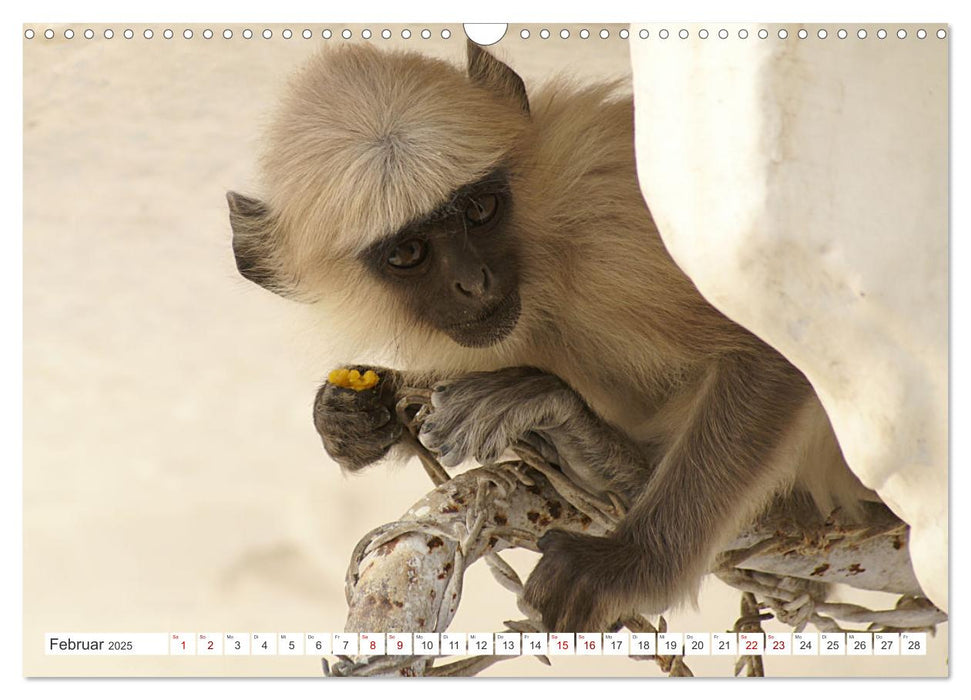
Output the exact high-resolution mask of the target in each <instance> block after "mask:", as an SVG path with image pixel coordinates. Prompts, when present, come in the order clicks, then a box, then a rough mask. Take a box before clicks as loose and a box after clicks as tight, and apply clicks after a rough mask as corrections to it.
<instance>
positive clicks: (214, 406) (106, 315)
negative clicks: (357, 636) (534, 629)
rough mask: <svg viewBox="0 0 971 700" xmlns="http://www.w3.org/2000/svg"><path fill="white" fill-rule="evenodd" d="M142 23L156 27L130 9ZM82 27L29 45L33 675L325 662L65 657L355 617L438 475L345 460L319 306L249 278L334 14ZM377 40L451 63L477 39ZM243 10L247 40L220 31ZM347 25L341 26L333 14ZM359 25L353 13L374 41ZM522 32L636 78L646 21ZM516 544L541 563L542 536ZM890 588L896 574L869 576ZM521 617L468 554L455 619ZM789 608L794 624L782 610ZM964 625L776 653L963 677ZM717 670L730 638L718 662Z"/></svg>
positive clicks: (704, 622) (205, 671)
mask: <svg viewBox="0 0 971 700" xmlns="http://www.w3.org/2000/svg"><path fill="white" fill-rule="evenodd" d="M125 26H131V28H132V29H133V30H134V32H135V38H133V39H131V40H126V39H125V38H123V35H122V31H123V30H124V28H125ZM125 26H120V25H112V29H113V30H114V33H115V35H114V38H113V39H111V40H107V39H105V38H104V37H103V31H104V29H105V27H104V26H96V25H91V28H92V29H94V31H95V38H94V39H91V40H87V39H84V38H83V37H82V32H83V30H84V29H85V28H87V25H84V26H72V27H71V28H73V29H74V31H75V38H74V39H71V40H67V39H64V38H63V30H64V29H65V28H66V26H62V27H54V28H55V30H56V32H57V36H56V38H55V39H51V40H47V39H44V38H42V36H41V34H40V32H38V36H37V37H35V38H34V39H32V40H25V41H24V640H23V643H24V673H25V674H26V675H235V676H246V675H298V676H316V675H319V674H320V665H319V660H318V659H317V658H315V657H311V656H307V657H293V658H288V657H263V658H259V657H221V658H176V657H133V658H125V659H118V658H109V657H74V658H70V657H47V656H45V655H44V654H43V635H44V634H45V633H47V632H71V631H73V632H99V631H103V632H110V631H118V632H259V631H265V632H314V631H318V632H333V631H340V630H341V629H342V628H343V623H344V615H345V604H344V594H343V581H344V572H345V569H346V566H347V562H348V560H349V556H350V552H351V549H352V548H353V546H354V544H355V543H356V542H357V541H358V539H359V538H360V537H361V536H362V535H363V534H364V533H366V532H367V531H369V530H370V529H372V528H373V527H375V526H377V525H379V524H381V523H384V522H387V521H390V520H394V519H395V518H396V517H397V516H398V515H400V514H401V513H402V512H404V511H405V510H406V509H407V508H408V506H409V505H410V504H411V503H413V502H414V501H416V500H417V499H418V498H420V497H421V496H422V495H423V494H424V493H426V492H427V491H428V490H429V488H430V485H429V483H428V482H427V479H426V477H425V476H424V474H423V472H422V471H421V470H420V468H419V467H418V466H417V464H414V463H413V464H407V465H403V466H388V467H378V468H375V469H372V470H370V471H368V472H366V473H364V474H362V475H360V476H357V477H354V478H346V477H344V476H342V475H341V473H340V471H339V470H338V468H337V467H336V465H334V464H333V463H332V462H330V461H329V459H328V458H327V456H326V454H325V453H324V452H323V449H322V447H321V445H320V442H319V439H318V437H317V435H316V433H315V432H314V430H313V425H312V422H311V419H310V409H311V402H312V400H313V396H314V392H315V390H316V387H317V384H318V383H319V382H320V381H321V380H322V378H323V377H324V376H325V374H326V371H327V370H328V369H329V368H330V363H329V362H328V361H326V359H325V358H321V357H319V353H317V352H315V345H316V344H315V341H314V338H313V336H312V335H311V334H310V333H309V332H308V331H307V330H306V329H307V327H308V326H307V325H306V324H305V319H302V318H301V309H300V308H298V307H297V306H295V305H294V304H292V303H289V302H286V301H284V300H282V299H278V298H276V297H274V296H272V295H270V294H269V293H267V292H264V291H263V290H261V289H258V288H257V287H256V286H254V285H252V284H250V283H248V282H246V281H245V280H243V279H242V278H241V277H239V276H238V274H237V273H236V270H235V266H234V263H233V257H232V252H231V249H230V230H229V225H228V219H227V212H226V205H225V201H224V198H223V193H224V192H225V191H226V190H227V189H237V190H239V191H242V192H247V191H252V190H254V189H255V185H256V177H255V175H256V173H255V163H256V154H257V150H258V142H259V134H260V130H261V126H262V125H263V124H264V123H265V122H266V119H267V116H268V114H269V112H270V111H271V110H272V108H273V105H274V100H275V98H276V96H277V94H278V92H279V89H280V86H281V84H282V83H283V81H284V80H285V79H286V77H287V75H288V74H289V73H290V72H291V71H292V70H294V69H295V68H296V67H297V66H299V65H300V63H301V62H302V61H303V60H305V59H306V58H307V57H308V56H309V55H310V54H311V53H312V52H313V51H315V50H318V49H325V50H326V47H327V46H328V45H330V44H333V43H335V42H337V41H341V40H340V39H336V38H335V39H330V40H329V41H325V40H323V39H322V38H321V30H322V29H323V28H324V25H307V26H308V27H309V28H310V29H312V30H313V33H314V38H313V39H310V40H304V39H303V38H301V37H300V34H299V32H300V31H301V30H302V29H303V28H304V25H299V26H298V25H293V26H292V27H291V28H292V29H293V30H294V32H295V36H294V38H291V39H289V40H284V39H282V38H281V37H280V32H281V31H282V29H284V26H282V25H281V26H272V27H271V29H272V30H273V32H274V36H273V38H272V39H270V40H265V39H263V38H261V37H260V36H259V31H261V30H262V28H263V27H262V26H252V28H253V29H254V31H256V35H255V36H254V38H252V39H249V40H245V39H243V38H241V36H240V35H241V32H242V30H243V29H244V28H245V27H244V26H243V25H218V26H217V25H212V26H211V28H212V29H213V30H214V31H215V32H216V34H215V36H214V37H213V38H212V39H209V40H205V39H204V38H203V37H202V30H203V29H205V28H206V27H205V26H201V25H192V26H191V29H192V30H193V32H194V37H193V38H192V39H191V40H186V39H183V38H182V34H181V33H182V30H183V29H184V28H185V26H182V25H180V26H175V25H172V26H171V28H172V29H173V30H174V31H175V37H174V38H173V39H170V40H166V39H164V38H163V36H162V31H163V30H164V29H165V28H166V26H167V25H151V28H152V30H153V31H154V34H155V36H154V38H153V39H151V40H146V39H144V38H143V36H142V31H143V29H144V28H145V26H143V25H125ZM407 26H408V28H409V29H411V31H412V38H411V39H409V40H407V41H406V40H403V39H400V38H399V36H400V30H401V29H402V28H403V26H402V25H398V26H395V27H394V28H393V29H394V36H395V38H394V39H392V40H383V39H378V38H376V37H377V36H378V32H379V30H380V29H381V28H383V25H381V26H378V25H374V26H371V27H370V28H371V30H372V31H373V32H374V34H375V38H372V39H371V41H372V42H374V43H377V44H379V45H381V46H388V47H394V48H410V49H413V50H420V51H424V52H427V53H430V54H434V55H437V56H440V57H442V58H445V59H448V60H451V61H455V62H456V63H457V62H459V61H461V60H462V57H463V55H464V43H463V42H464V35H463V34H462V28H461V26H459V25H451V26H449V29H450V30H451V33H452V37H451V38H450V39H449V40H441V39H438V38H435V39H431V40H427V41H426V40H421V39H420V38H419V34H418V33H419V31H420V30H421V29H422V28H423V27H424V26H429V28H431V29H432V31H433V36H435V37H438V36H439V33H440V31H441V29H442V27H441V26H434V25H407ZM227 27H228V28H229V29H231V30H232V31H233V33H234V38H232V39H230V40H226V39H223V38H222V36H221V32H222V30H223V29H224V28H227ZM329 28H330V29H331V30H332V31H333V32H334V35H335V37H336V36H338V35H339V31H340V30H341V29H343V25H329ZM361 28H362V27H361V26H352V27H351V29H352V30H353V32H354V37H355V38H354V39H353V41H360V40H361V39H359V36H360V29H361ZM562 28H563V27H561V26H559V25H555V26H554V25H551V26H550V29H551V30H552V32H553V37H552V38H550V39H548V40H543V39H540V38H539V37H538V31H537V30H538V29H539V27H536V26H532V27H530V29H531V30H532V37H531V38H530V39H528V40H522V39H521V38H520V37H519V29H520V27H519V26H516V25H513V26H511V27H510V29H509V32H508V33H507V35H506V38H505V39H504V40H503V42H502V43H501V44H500V45H499V47H498V49H497V50H498V53H499V54H500V55H501V56H503V57H504V58H506V59H508V61H509V62H510V64H511V65H513V66H514V67H515V68H516V69H517V70H518V71H519V72H520V73H521V75H523V77H524V79H525V80H526V83H527V86H530V85H535V84H537V83H538V82H540V81H542V80H544V79H545V78H546V77H548V76H550V75H551V74H552V73H554V72H566V73H568V74H570V75H573V76H575V77H576V79H577V80H581V81H582V80H596V79H600V78H604V77H615V76H620V75H627V74H629V59H628V47H627V43H626V42H625V41H624V40H622V39H620V38H618V36H617V30H618V29H619V27H617V26H610V27H608V29H610V31H611V36H610V38H609V39H606V40H601V39H600V38H599V37H597V35H596V32H595V31H594V30H599V29H600V25H596V26H591V27H590V29H591V31H592V32H593V36H592V37H591V38H590V39H587V40H581V39H579V38H577V34H576V30H577V29H578V28H579V27H570V29H571V31H572V38H571V39H569V40H562V39H560V38H559V37H558V33H559V30H560V29H562ZM510 559H511V560H512V562H513V563H514V564H518V565H519V567H520V570H521V571H522V572H523V573H525V572H526V571H528V567H529V566H530V565H531V562H532V561H533V559H532V556H531V555H529V554H528V553H516V554H515V555H513V556H511V557H510ZM854 596H855V597H854V598H853V599H854V600H858V601H862V602H864V603H866V604H869V605H890V604H892V602H891V600H890V599H889V598H888V597H887V596H877V595H874V596H864V597H860V596H859V595H856V594H855V593H854ZM737 611H738V596H737V594H736V593H735V592H734V591H732V590H730V589H727V588H725V587H724V586H722V585H721V584H719V583H718V582H715V581H709V582H708V583H707V584H706V585H705V587H704V589H703V591H702V596H701V598H700V603H699V609H698V610H684V611H675V612H673V613H672V614H670V615H669V616H668V620H669V626H670V629H672V630H675V631H682V632H687V631H720V630H725V629H728V628H729V627H731V625H732V623H733V622H734V620H735V618H736V617H737V614H738V613H737ZM518 616H519V614H518V612H517V610H516V608H515V605H514V601H513V600H512V596H511V594H508V593H507V592H506V591H505V590H503V589H501V588H499V587H498V585H497V584H495V583H494V582H493V581H492V579H491V576H490V574H489V573H488V571H487V570H486V569H485V568H484V566H483V567H481V568H480V567H476V568H474V569H473V570H472V572H471V574H470V578H469V580H468V582H467V587H466V592H465V596H464V600H463V607H462V609H461V610H460V611H459V614H458V616H457V618H456V620H455V622H454V623H453V625H452V629H454V630H457V631H466V632H469V631H494V630H498V629H500V628H501V623H502V621H503V620H504V619H510V618H516V617H518ZM767 628H769V629H779V630H781V629H783V628H782V627H781V626H773V624H772V623H770V624H769V625H768V626H767ZM946 657H947V626H946V625H945V626H943V627H942V628H941V629H940V630H939V633H938V636H937V637H935V638H933V639H932V640H931V643H930V653H929V655H928V656H927V657H899V658H893V659H890V660H885V659H876V658H866V659H860V658H842V659H772V658H767V659H766V668H767V672H768V673H769V674H772V675H822V676H840V675H931V674H932V675H941V674H944V673H946ZM690 665H691V667H692V669H693V670H694V671H695V672H696V673H697V674H699V675H730V674H731V660H729V659H719V658H717V657H712V658H699V659H697V660H694V661H692V663H691V664H690ZM483 675H492V676H502V675H536V676H551V675H578V676H594V675H597V676H599V675H645V676H652V675H658V670H657V668H656V666H654V664H652V663H645V662H634V661H630V660H628V659H611V658H580V657H576V658H562V659H556V660H554V665H553V668H552V669H550V668H546V667H543V666H541V665H540V664H539V663H537V662H536V661H535V660H534V659H531V658H528V657H523V658H519V659H515V660H511V661H508V662H504V663H501V664H498V665H496V666H494V667H493V668H491V669H490V670H489V671H487V672H486V673H485V674H483Z"/></svg>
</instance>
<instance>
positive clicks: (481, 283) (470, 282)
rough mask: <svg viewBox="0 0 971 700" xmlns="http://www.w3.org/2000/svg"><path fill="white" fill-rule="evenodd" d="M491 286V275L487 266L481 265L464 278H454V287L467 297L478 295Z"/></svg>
mask: <svg viewBox="0 0 971 700" xmlns="http://www.w3.org/2000/svg"><path fill="white" fill-rule="evenodd" d="M491 286H492V275H491V274H490V273H489V268H488V267H486V266H485V265H483V266H482V267H481V268H479V270H478V271H477V272H471V271H470V274H468V275H466V277H465V278H464V279H457V280H455V288H456V289H457V290H458V291H459V293H460V294H462V295H463V296H467V297H480V296H483V295H484V294H485V293H486V292H488V291H489V287H491Z"/></svg>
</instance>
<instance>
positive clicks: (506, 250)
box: [361, 169, 521, 348]
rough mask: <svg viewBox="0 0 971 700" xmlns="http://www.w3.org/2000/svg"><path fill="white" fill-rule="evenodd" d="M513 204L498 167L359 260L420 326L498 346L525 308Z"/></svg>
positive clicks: (465, 342)
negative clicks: (521, 297) (516, 248)
mask: <svg viewBox="0 0 971 700" xmlns="http://www.w3.org/2000/svg"><path fill="white" fill-rule="evenodd" d="M511 207H512V197H511V194H510V191H509V185H508V180H507V177H506V174H505V172H504V171H503V170H501V169H499V170H496V171H494V172H492V173H490V174H489V175H487V176H486V177H484V178H482V179H481V180H479V181H477V182H474V183H472V184H470V185H467V186H465V187H462V188H459V189H458V190H456V191H455V192H453V193H452V195H451V197H450V198H449V200H448V201H447V202H446V203H445V204H443V205H442V206H441V207H439V208H437V209H435V210H434V211H432V212H430V213H429V214H428V215H427V216H424V217H422V218H421V219H420V220H417V221H414V222H412V223H410V224H408V225H407V226H405V227H403V228H402V229H401V230H400V231H398V232H397V233H396V234H395V235H393V236H391V237H389V238H387V239H385V240H381V241H378V242H377V243H374V244H373V245H371V246H370V247H369V248H368V249H367V250H366V251H364V253H362V255H361V260H362V262H363V263H364V264H365V265H366V266H367V268H368V269H369V270H370V272H371V273H372V274H373V275H375V276H376V277H377V278H378V279H379V280H380V282H381V283H382V284H384V285H387V286H388V287H390V289H391V291H392V293H393V294H394V295H395V296H396V297H397V298H398V299H400V300H402V301H403V303H404V305H405V306H406V307H407V308H408V309H409V310H410V312H411V313H412V314H413V315H414V316H415V318H416V319H417V320H418V321H419V322H423V323H427V324H429V325H431V326H432V327H433V328H435V329H436V330H439V331H441V332H443V333H445V334H446V335H448V336H449V337H450V338H451V339H452V340H454V341H455V342H456V343H458V344H459V345H462V346H463V347H469V348H481V347H487V346H489V345H493V344H495V343H497V342H499V341H501V340H503V339H504V338H506V337H507V336H508V335H509V334H510V333H511V332H512V330H513V329H514V328H515V326H516V322H517V321H518V320H519V314H520V310H521V304H520V297H519V269H518V263H517V259H516V251H515V249H514V245H513V241H514V236H513V235H512V232H511V231H510V230H509V223H510V217H509V214H510V211H511Z"/></svg>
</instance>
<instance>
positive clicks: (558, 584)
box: [525, 530, 643, 632]
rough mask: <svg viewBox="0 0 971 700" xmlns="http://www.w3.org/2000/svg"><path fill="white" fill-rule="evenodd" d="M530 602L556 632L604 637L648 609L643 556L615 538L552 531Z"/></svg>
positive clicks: (531, 583)
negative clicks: (641, 609)
mask: <svg viewBox="0 0 971 700" xmlns="http://www.w3.org/2000/svg"><path fill="white" fill-rule="evenodd" d="M539 548H540V550H541V551H542V552H543V558H542V559H540V561H539V564H537V565H536V568H535V569H533V573H532V574H531V575H530V577H529V580H528V581H527V582H526V592H525V599H526V602H527V603H528V604H529V605H531V606H532V607H533V608H535V609H536V610H538V611H539V612H540V613H541V614H542V616H543V623H544V624H545V626H546V628H547V629H548V630H550V631H555V632H601V631H605V630H610V629H611V628H612V627H614V625H615V623H616V622H617V621H618V620H620V619H624V618H627V617H629V616H631V615H632V614H634V613H635V611H636V610H637V609H638V608H639V607H642V606H641V605H639V603H643V600H641V599H640V596H639V595H638V593H639V591H638V589H639V573H638V569H639V567H640V565H641V563H640V562H639V559H638V556H639V555H638V553H635V552H633V551H631V546H630V545H628V544H626V543H624V542H622V541H620V540H618V539H615V538H608V537H592V536H590V535H584V534H580V533H574V532H566V531H564V530H550V531H549V532H547V533H546V534H545V535H543V537H542V538H541V539H540V541H539Z"/></svg>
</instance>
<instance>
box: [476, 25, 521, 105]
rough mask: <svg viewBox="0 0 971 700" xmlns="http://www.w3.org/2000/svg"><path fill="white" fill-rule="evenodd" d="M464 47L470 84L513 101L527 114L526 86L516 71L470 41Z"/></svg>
mask: <svg viewBox="0 0 971 700" xmlns="http://www.w3.org/2000/svg"><path fill="white" fill-rule="evenodd" d="M465 47H466V54H467V56H468V72H469V77H470V78H471V79H472V82H474V83H478V84H479V85H482V86H483V87H486V88H489V89H490V90H492V91H493V92H495V93H497V94H499V95H502V96H503V97H505V98H507V99H511V100H513V101H514V102H515V103H516V104H518V105H519V106H520V107H521V108H522V110H523V112H525V113H526V114H529V98H528V97H527V96H526V84H525V83H523V79H522V78H520V77H519V75H518V74H517V73H516V71H514V70H513V69H512V68H510V67H509V66H507V65H506V64H505V63H503V62H502V61H500V60H499V59H498V58H496V57H495V56H493V55H492V54H491V53H489V52H488V51H486V50H485V49H483V48H482V47H481V46H479V45H478V44H476V43H475V42H474V41H472V40H471V39H468V40H467V41H466V44H465Z"/></svg>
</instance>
